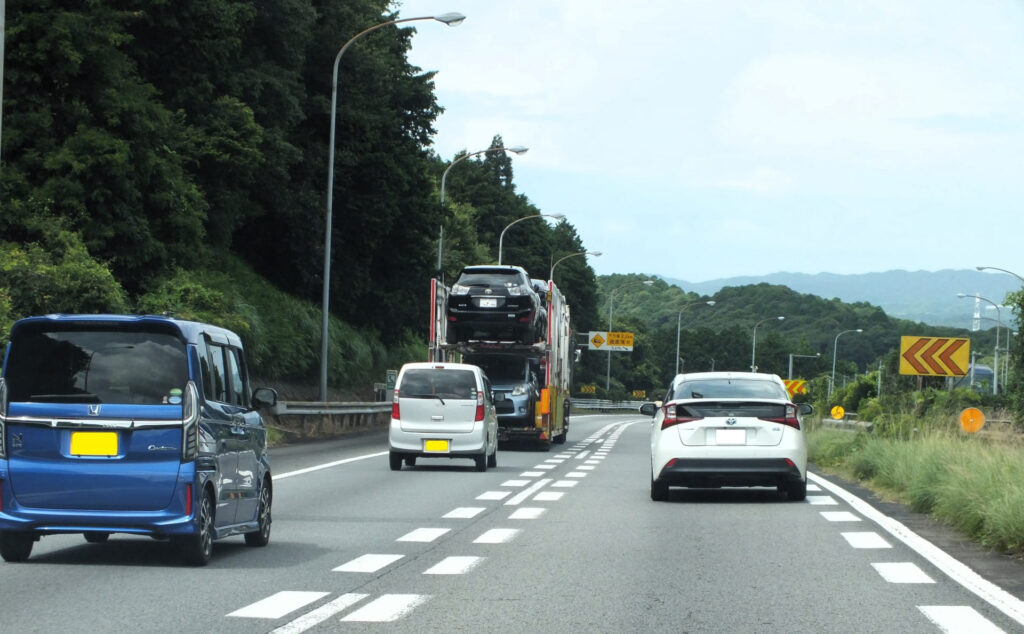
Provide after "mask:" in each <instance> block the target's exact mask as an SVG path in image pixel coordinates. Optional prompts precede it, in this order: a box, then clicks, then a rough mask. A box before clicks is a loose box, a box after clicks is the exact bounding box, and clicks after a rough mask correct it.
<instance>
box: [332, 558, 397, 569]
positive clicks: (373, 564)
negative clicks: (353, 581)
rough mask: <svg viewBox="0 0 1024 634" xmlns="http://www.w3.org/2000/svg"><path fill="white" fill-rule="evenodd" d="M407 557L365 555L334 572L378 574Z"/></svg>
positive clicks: (342, 565)
mask: <svg viewBox="0 0 1024 634" xmlns="http://www.w3.org/2000/svg"><path fill="white" fill-rule="evenodd" d="M404 556H405V555H363V556H362V557H356V558H355V559H353V560H352V561H350V562H348V563H344V564H341V565H340V566H338V567H337V568H335V569H334V571H333V572H377V571H378V570H380V569H381V568H384V567H385V566H390V565H391V564H393V563H395V562H396V561H398V560H399V559H401V558H402V557H404Z"/></svg>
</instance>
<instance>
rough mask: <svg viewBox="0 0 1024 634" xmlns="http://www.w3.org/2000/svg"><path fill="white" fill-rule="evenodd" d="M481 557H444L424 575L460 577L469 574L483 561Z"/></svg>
mask: <svg viewBox="0 0 1024 634" xmlns="http://www.w3.org/2000/svg"><path fill="white" fill-rule="evenodd" d="M483 560H484V558H483V557H445V558H444V559H442V560H441V561H440V562H438V563H437V564H435V565H434V566H431V567H430V568H427V570H426V571H424V572H423V574H425V575H461V574H465V573H467V572H469V571H470V570H472V569H473V568H476V566H477V565H478V564H479V563H480V562H481V561H483Z"/></svg>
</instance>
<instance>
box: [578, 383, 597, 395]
mask: <svg viewBox="0 0 1024 634" xmlns="http://www.w3.org/2000/svg"><path fill="white" fill-rule="evenodd" d="M580 394H597V386H596V385H581V386H580Z"/></svg>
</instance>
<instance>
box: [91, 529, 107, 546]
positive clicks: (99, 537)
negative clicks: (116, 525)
mask: <svg viewBox="0 0 1024 634" xmlns="http://www.w3.org/2000/svg"><path fill="white" fill-rule="evenodd" d="M109 537H110V533H101V532H99V531H89V532H88V533H85V541H87V542H89V543H90V544H102V543H103V542H105V541H107V538H109Z"/></svg>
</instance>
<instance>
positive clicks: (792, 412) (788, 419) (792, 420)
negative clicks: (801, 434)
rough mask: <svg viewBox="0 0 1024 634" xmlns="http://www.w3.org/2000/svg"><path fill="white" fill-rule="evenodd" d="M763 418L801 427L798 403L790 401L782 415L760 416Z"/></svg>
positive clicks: (793, 426) (795, 427) (794, 427)
mask: <svg viewBox="0 0 1024 634" xmlns="http://www.w3.org/2000/svg"><path fill="white" fill-rule="evenodd" d="M760 418H761V420H766V421H769V422H772V423H782V424H783V425H788V426H789V427H792V428H793V429H800V419H799V418H797V417H796V405H793V404H792V403H789V404H787V405H786V409H785V412H784V415H783V416H782V417H775V418H769V417H765V416H761V417H760Z"/></svg>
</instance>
